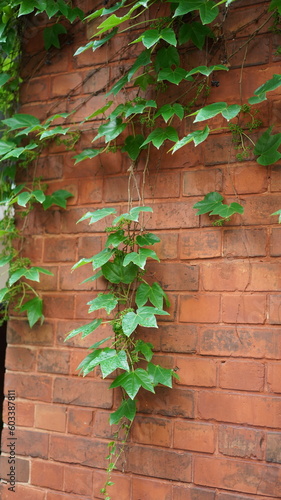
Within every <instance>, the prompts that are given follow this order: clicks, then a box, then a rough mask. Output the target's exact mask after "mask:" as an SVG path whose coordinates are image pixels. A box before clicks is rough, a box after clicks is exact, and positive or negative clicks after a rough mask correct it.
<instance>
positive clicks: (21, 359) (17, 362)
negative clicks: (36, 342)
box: [6, 346, 36, 372]
mask: <svg viewBox="0 0 281 500" xmlns="http://www.w3.org/2000/svg"><path fill="white" fill-rule="evenodd" d="M35 365H36V352H35V350H33V349H29V348H25V347H13V346H8V347H7V350H6V368H7V369H8V370H13V371H14V370H15V371H23V372H29V371H34V369H35Z"/></svg>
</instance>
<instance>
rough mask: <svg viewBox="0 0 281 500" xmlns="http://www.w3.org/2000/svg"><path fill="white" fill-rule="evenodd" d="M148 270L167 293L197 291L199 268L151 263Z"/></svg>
mask: <svg viewBox="0 0 281 500" xmlns="http://www.w3.org/2000/svg"><path fill="white" fill-rule="evenodd" d="M147 270H148V272H150V273H153V280H154V281H155V279H157V280H158V281H159V283H160V285H161V286H162V288H163V289H164V290H166V291H170V290H184V291H187V290H188V291H197V290H198V286H199V285H198V280H199V276H198V274H199V269H198V266H189V265H187V264H181V263H180V264H171V263H169V264H159V263H157V264H154V263H149V264H148V265H147Z"/></svg>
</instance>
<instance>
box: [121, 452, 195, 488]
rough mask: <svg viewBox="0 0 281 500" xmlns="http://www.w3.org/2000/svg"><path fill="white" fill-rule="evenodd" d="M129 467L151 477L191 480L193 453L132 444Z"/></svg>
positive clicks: (130, 469) (131, 470)
mask: <svg viewBox="0 0 281 500" xmlns="http://www.w3.org/2000/svg"><path fill="white" fill-rule="evenodd" d="M128 469H129V471H130V472H132V473H135V474H137V473H138V472H139V471H140V470H141V471H142V474H143V475H145V476H149V477H151V476H152V477H158V478H162V479H170V480H172V481H182V482H190V481H191V455H190V454H188V453H186V452H177V451H173V450H167V449H159V448H148V447H144V446H132V447H131V448H130V450H129V456H128Z"/></svg>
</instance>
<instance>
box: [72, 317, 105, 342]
mask: <svg viewBox="0 0 281 500" xmlns="http://www.w3.org/2000/svg"><path fill="white" fill-rule="evenodd" d="M101 323H102V320H101V319H94V321H91V323H88V324H87V325H83V326H79V328H75V330H71V332H70V333H69V334H68V335H67V337H66V338H65V339H64V342H66V341H67V340H69V339H72V337H75V336H76V335H78V334H79V333H82V338H84V337H86V336H87V335H89V334H90V333H92V332H94V331H95V330H96V329H97V328H98V327H99V326H100V324H101Z"/></svg>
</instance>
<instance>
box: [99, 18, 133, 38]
mask: <svg viewBox="0 0 281 500" xmlns="http://www.w3.org/2000/svg"><path fill="white" fill-rule="evenodd" d="M129 19H130V15H129V14H127V15H125V16H123V17H117V16H116V15H115V14H112V15H111V16H110V17H108V18H107V19H106V20H105V21H103V22H102V23H101V24H100V25H99V26H98V31H97V32H96V33H95V36H99V35H101V34H102V33H104V32H105V31H109V30H111V29H113V28H115V27H116V26H119V25H120V24H122V23H124V22H125V21H128V20H129Z"/></svg>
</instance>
